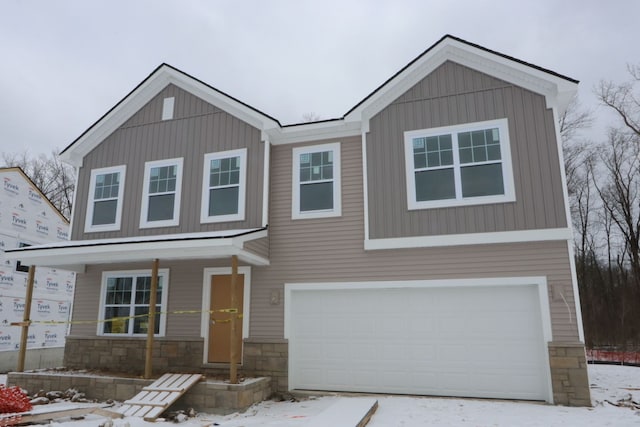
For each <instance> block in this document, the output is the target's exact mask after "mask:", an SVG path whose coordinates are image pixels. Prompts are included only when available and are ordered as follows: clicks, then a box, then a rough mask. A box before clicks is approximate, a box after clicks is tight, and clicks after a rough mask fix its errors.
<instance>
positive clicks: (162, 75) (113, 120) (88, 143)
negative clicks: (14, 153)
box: [60, 67, 169, 167]
mask: <svg viewBox="0 0 640 427" xmlns="http://www.w3.org/2000/svg"><path fill="white" fill-rule="evenodd" d="M168 84H169V76H168V74H167V68H166V67H162V68H161V69H160V70H158V71H157V72H156V74H155V75H153V76H151V77H150V78H149V79H148V80H147V81H146V82H145V83H144V84H143V85H141V86H140V87H138V88H137V89H136V90H135V91H134V92H133V93H131V94H129V96H127V98H126V99H125V100H124V101H122V102H121V103H120V105H118V106H116V107H115V108H114V109H113V110H112V111H111V112H109V113H108V114H107V115H106V116H105V117H103V118H102V119H101V120H100V121H99V122H97V123H95V124H94V125H93V126H92V127H91V128H90V129H89V130H88V131H87V132H86V133H85V134H84V135H83V136H82V137H80V138H79V139H78V140H77V141H76V142H75V143H74V144H73V146H72V147H70V148H69V149H68V150H66V151H65V152H63V153H61V154H60V159H61V160H63V161H65V162H67V163H69V164H71V165H73V166H76V167H81V166H82V160H83V158H84V156H86V155H87V154H88V153H89V152H90V151H91V150H93V149H94V148H95V147H97V146H98V144H100V143H101V142H102V141H103V140H104V139H105V138H107V137H108V136H109V135H111V134H112V133H113V132H114V131H115V130H116V129H117V128H118V127H120V126H121V125H122V124H123V123H124V122H126V121H127V120H128V119H129V118H130V117H131V116H132V115H133V114H135V112H136V111H138V110H139V109H140V108H142V107H144V105H145V104H146V103H147V102H149V101H151V99H152V98H153V97H154V96H156V95H157V94H158V92H160V91H161V90H162V89H163V88H164V87H165V86H167V85H168Z"/></svg>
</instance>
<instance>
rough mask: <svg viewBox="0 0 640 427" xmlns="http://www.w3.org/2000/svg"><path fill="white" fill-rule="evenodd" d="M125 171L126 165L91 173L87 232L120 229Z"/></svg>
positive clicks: (86, 222)
mask: <svg viewBox="0 0 640 427" xmlns="http://www.w3.org/2000/svg"><path fill="white" fill-rule="evenodd" d="M125 171H126V166H124V165H122V166H114V167H110V168H102V169H94V170H92V171H91V180H90V182H89V197H88V205H87V216H86V218H85V230H84V231H85V232H93V231H113V230H119V229H120V219H121V216H122V199H123V193H124V178H125Z"/></svg>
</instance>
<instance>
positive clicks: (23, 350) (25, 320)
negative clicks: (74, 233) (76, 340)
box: [16, 265, 36, 372]
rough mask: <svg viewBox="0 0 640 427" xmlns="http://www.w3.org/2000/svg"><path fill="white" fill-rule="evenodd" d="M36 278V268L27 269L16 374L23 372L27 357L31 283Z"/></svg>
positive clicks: (31, 295)
mask: <svg viewBox="0 0 640 427" xmlns="http://www.w3.org/2000/svg"><path fill="white" fill-rule="evenodd" d="M35 276H36V266H35V265H32V266H30V267H29V276H27V295H26V297H25V300H24V315H23V316H22V335H21V336H20V351H19V352H18V369H16V370H17V371H18V372H23V371H24V360H25V358H26V356H27V337H28V336H29V324H30V323H31V320H30V317H31V302H32V301H33V282H34V278H35Z"/></svg>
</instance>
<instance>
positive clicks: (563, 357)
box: [549, 341, 591, 406]
mask: <svg viewBox="0 0 640 427" xmlns="http://www.w3.org/2000/svg"><path fill="white" fill-rule="evenodd" d="M549 365H550V367H551V383H552V387H553V401H554V403H555V404H556V405H567V406H591V393H590V391H589V377H588V375H587V357H586V354H585V348H584V344H583V343H566V342H553V341H552V342H550V343H549Z"/></svg>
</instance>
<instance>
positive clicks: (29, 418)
mask: <svg viewBox="0 0 640 427" xmlns="http://www.w3.org/2000/svg"><path fill="white" fill-rule="evenodd" d="M89 414H95V415H100V416H103V417H110V418H122V417H123V415H122V414H121V413H119V412H114V411H110V410H108V409H106V408H103V407H96V406H86V407H82V408H72V409H53V410H50V411H38V412H37V413H34V412H22V413H20V414H12V416H13V415H18V416H19V417H20V420H19V422H18V423H17V424H31V423H39V422H43V421H51V420H56V419H59V418H69V417H81V416H84V415H89ZM4 419H5V418H4V417H2V416H0V425H2V420H4ZM7 425H13V424H7Z"/></svg>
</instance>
